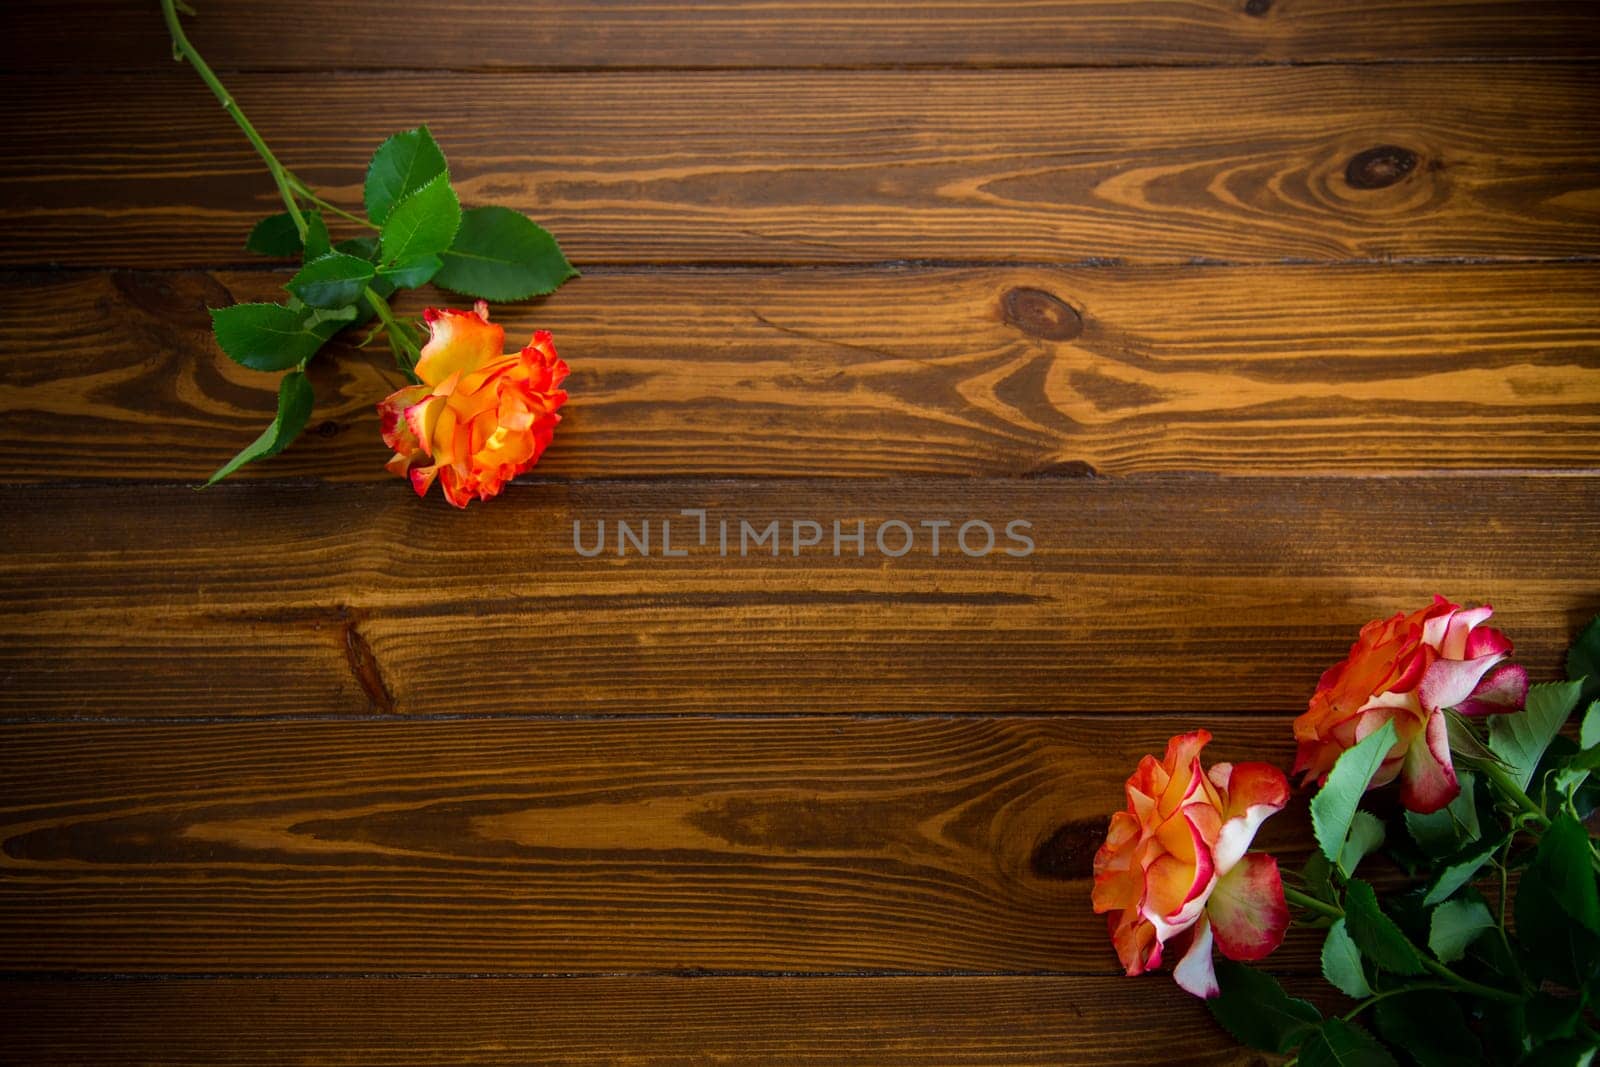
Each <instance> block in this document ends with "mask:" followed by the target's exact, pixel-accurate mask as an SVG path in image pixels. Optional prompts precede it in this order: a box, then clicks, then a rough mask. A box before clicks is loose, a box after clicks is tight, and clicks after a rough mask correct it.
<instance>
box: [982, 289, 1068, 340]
mask: <svg viewBox="0 0 1600 1067" xmlns="http://www.w3.org/2000/svg"><path fill="white" fill-rule="evenodd" d="M1000 306H1001V310H1002V314H1003V316H1004V318H1005V321H1006V322H1008V323H1009V324H1011V325H1012V326H1015V327H1016V328H1017V329H1019V330H1021V331H1022V332H1023V333H1025V334H1030V335H1032V336H1034V337H1042V338H1044V339H1045V340H1047V341H1070V340H1072V339H1073V338H1074V337H1077V336H1078V335H1079V334H1081V333H1082V332H1083V316H1082V315H1080V314H1078V312H1076V311H1074V310H1073V309H1072V308H1071V307H1070V306H1068V305H1067V304H1066V302H1064V301H1063V300H1061V298H1060V297H1057V296H1054V295H1053V294H1051V293H1047V292H1045V291H1044V290H1043V289H1029V288H1026V287H1023V286H1019V287H1018V288H1016V289H1012V290H1010V291H1009V292H1007V293H1006V295H1005V296H1004V297H1002V298H1001V300H1000Z"/></svg>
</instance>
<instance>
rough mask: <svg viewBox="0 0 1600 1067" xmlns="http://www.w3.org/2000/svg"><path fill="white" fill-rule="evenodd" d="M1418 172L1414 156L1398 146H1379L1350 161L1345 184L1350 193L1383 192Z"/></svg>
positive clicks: (1359, 153)
mask: <svg viewBox="0 0 1600 1067" xmlns="http://www.w3.org/2000/svg"><path fill="white" fill-rule="evenodd" d="M1416 169H1417V154H1416V153H1415V152H1413V151H1411V149H1409V148H1401V147H1400V146H1399V145H1392V144H1381V145H1378V146H1377V147H1376V148H1369V149H1367V150H1366V151H1365V152H1357V153H1356V154H1355V155H1354V156H1352V157H1350V163H1349V165H1347V166H1346V167H1345V168H1344V180H1345V181H1346V182H1348V183H1349V184H1350V187H1351V188H1352V189H1383V188H1387V187H1388V186H1391V185H1394V184H1395V183H1396V182H1400V181H1403V180H1405V178H1406V176H1407V175H1409V174H1410V173H1411V172H1412V171H1414V170H1416Z"/></svg>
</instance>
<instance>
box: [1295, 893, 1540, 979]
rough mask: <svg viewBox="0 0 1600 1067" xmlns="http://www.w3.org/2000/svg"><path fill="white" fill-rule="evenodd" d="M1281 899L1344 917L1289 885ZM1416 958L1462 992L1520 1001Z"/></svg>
mask: <svg viewBox="0 0 1600 1067" xmlns="http://www.w3.org/2000/svg"><path fill="white" fill-rule="evenodd" d="M1283 899H1284V900H1286V901H1288V902H1289V903H1290V904H1294V905H1295V906H1297V907H1301V908H1304V909H1305V910H1306V911H1313V912H1316V913H1317V914H1318V915H1323V916H1326V917H1327V918H1330V919H1342V918H1344V909H1343V908H1341V907H1339V906H1338V905H1336V904H1329V903H1328V902H1327V901H1325V900H1318V899H1317V898H1316V897H1313V896H1310V895H1309V894H1306V893H1302V892H1300V890H1298V889H1294V888H1292V887H1290V886H1284V887H1283ZM1413 947H1415V946H1413ZM1417 958H1418V959H1420V960H1421V961H1422V966H1423V967H1425V968H1427V969H1428V970H1429V971H1432V972H1433V973H1434V974H1436V975H1438V976H1439V977H1440V978H1443V979H1444V980H1445V981H1446V982H1449V983H1450V984H1451V985H1452V986H1454V987H1455V988H1456V989H1459V990H1461V991H1462V992H1463V993H1471V994H1472V995H1473V996H1478V997H1484V998H1486V999H1488V1000H1498V1001H1503V1002H1505V1003H1507V1004H1520V1003H1522V997H1520V996H1519V995H1517V994H1516V993H1512V992H1510V991H1509V990H1505V989H1496V988H1494V987H1493V986H1486V985H1483V984H1482V983H1479V982H1474V981H1472V980H1471V979H1470V978H1463V977H1461V976H1460V975H1459V974H1457V973H1456V972H1454V971H1452V970H1451V969H1450V968H1448V967H1446V966H1445V965H1444V964H1442V963H1438V962H1436V961H1434V960H1430V959H1429V958H1428V957H1427V956H1425V955H1423V954H1422V952H1421V951H1418V952H1417ZM1408 988H1409V987H1408Z"/></svg>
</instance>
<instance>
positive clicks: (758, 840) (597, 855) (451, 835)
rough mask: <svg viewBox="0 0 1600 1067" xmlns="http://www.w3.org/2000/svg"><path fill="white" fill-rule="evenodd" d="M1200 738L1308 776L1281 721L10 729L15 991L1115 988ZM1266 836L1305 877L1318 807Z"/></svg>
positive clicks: (6, 892) (1296, 958)
mask: <svg viewBox="0 0 1600 1067" xmlns="http://www.w3.org/2000/svg"><path fill="white" fill-rule="evenodd" d="M1201 725H1207V726H1209V727H1210V728H1211V729H1212V730H1213V731H1214V732H1215V733H1216V735H1217V741H1216V742H1215V743H1214V744H1213V746H1212V748H1211V749H1208V750H1207V752H1208V755H1212V756H1213V758H1214V759H1217V760H1224V759H1233V760H1238V759H1243V758H1249V759H1263V760H1269V761H1274V762H1278V763H1285V764H1286V761H1287V759H1288V757H1289V755H1290V754H1291V752H1292V747H1293V744H1292V737H1291V735H1290V731H1289V718H1288V716H1282V717H1279V718H1275V719H1246V718H1239V717H1233V718H1223V717H1215V716H1213V717H1201V716H1194V715H1189V716H1183V717H1153V716H1151V717H1141V716H1117V717H1114V718H1107V719H1100V720H1089V719H1081V718H1079V719H1061V718H1054V719H1036V718H1009V719H984V718H965V719H961V718H943V719H940V718H917V719H905V718H868V719H840V718H805V719H784V720H752V719H693V718H680V719H669V720H603V719H602V720H593V719H589V720H583V719H579V720H546V721H522V722H492V721H482V720H477V721H473V720H467V721H459V720H458V721H442V722H387V723H372V722H362V723H337V722H300V723H292V724H286V723H281V722H274V723H252V724H241V723H231V724H206V725H176V724H160V725H148V724H144V725H116V724H84V723H68V724H48V725H40V724H35V725H10V726H5V727H3V728H0V738H3V741H4V743H3V744H0V779H3V781H4V785H5V789H4V797H5V800H4V806H3V807H0V843H3V848H0V869H3V870H4V877H3V878H0V933H3V936H0V969H3V970H5V971H8V972H20V971H65V970H73V971H83V972H112V973H123V972H132V971H153V972H159V973H174V974H177V973H197V974H215V973H221V972H230V973H244V974H255V973H262V974H266V973H275V972H277V973H305V972H308V971H310V972H318V973H327V972H351V971H354V972H369V971H378V972H382V973H406V974H409V973H418V972H432V971H447V972H471V973H495V972H505V973H519V974H529V973H532V974H540V973H552V972H553V973H558V974H582V973H611V972H629V973H636V972H684V971H689V972H699V971H706V970H709V971H740V972H745V971H758V972H771V971H782V972H808V973H840V972H884V971H888V972H904V973H929V972H944V971H961V972H965V971H994V972H1002V973H1017V972H1049V973H1070V974H1092V975H1111V974H1116V973H1118V967H1117V962H1116V957H1115V954H1114V953H1113V951H1112V949H1111V946H1110V942H1109V938H1108V937H1107V934H1106V925H1105V920H1104V918H1103V917H1102V916H1097V915H1095V914H1094V913H1093V911H1092V909H1091V906H1090V899H1089V896H1090V889H1091V881H1092V879H1091V877H1090V874H1091V864H1092V859H1093V853H1094V851H1095V849H1096V848H1097V847H1098V846H1099V843H1100V841H1101V839H1102V838H1103V835H1104V830H1105V824H1106V819H1107V817H1108V815H1109V813H1110V812H1112V811H1114V810H1116V809H1117V808H1119V807H1120V806H1121V805H1122V803H1123V795H1122V787H1123V783H1124V780H1125V779H1126V778H1127V776H1128V775H1129V774H1131V773H1132V770H1133V768H1134V767H1135V766H1136V765H1137V762H1138V760H1139V759H1140V757H1141V756H1143V755H1144V754H1145V753H1147V752H1149V751H1152V750H1155V751H1157V752H1159V751H1162V750H1163V749H1164V747H1165V744H1166V739H1167V738H1168V737H1169V736H1171V735H1172V734H1174V733H1177V732H1180V731H1182V730H1186V729H1191V728H1194V727H1196V726H1201ZM1267 828H1268V829H1264V830H1263V835H1262V836H1261V837H1260V838H1259V842H1260V844H1261V847H1263V848H1269V849H1274V850H1278V851H1280V852H1282V853H1283V854H1284V855H1285V857H1286V859H1285V862H1291V861H1292V862H1299V860H1300V859H1303V857H1304V854H1305V852H1306V848H1307V843H1308V842H1309V840H1310V834H1309V831H1308V827H1307V820H1306V818H1305V817H1304V812H1303V810H1300V809H1298V808H1297V809H1296V812H1295V813H1294V814H1290V813H1285V815H1284V816H1282V817H1280V818H1279V819H1275V820H1273V821H1272V822H1269V823H1268V824H1267ZM1269 829H1270V833H1269V832H1268V830H1269ZM1303 933H1304V934H1305V935H1306V936H1297V937H1296V938H1295V941H1294V944H1293V945H1292V946H1291V945H1286V946H1285V947H1284V949H1282V950H1280V953H1279V954H1275V955H1274V957H1273V962H1274V966H1275V967H1277V968H1280V969H1289V970H1305V969H1311V970H1314V969H1315V967H1316V958H1317V956H1316V952H1317V948H1318V945H1317V938H1316V937H1315V932H1314V931H1304V932H1303Z"/></svg>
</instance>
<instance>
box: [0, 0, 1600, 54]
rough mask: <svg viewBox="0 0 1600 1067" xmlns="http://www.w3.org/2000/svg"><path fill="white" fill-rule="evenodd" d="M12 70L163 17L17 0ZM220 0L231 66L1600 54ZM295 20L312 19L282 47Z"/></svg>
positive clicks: (1142, 7)
mask: <svg viewBox="0 0 1600 1067" xmlns="http://www.w3.org/2000/svg"><path fill="white" fill-rule="evenodd" d="M6 15H7V21H8V24H9V26H10V32H8V33H6V34H4V35H0V67H4V68H8V69H22V70H42V69H43V70H47V69H51V68H59V67H62V66H67V67H89V66H99V67H135V66H137V67H161V66H165V65H167V64H168V63H169V62H170V57H169V54H168V48H167V39H166V34H165V32H164V30H163V27H162V25H161V20H160V18H159V17H157V16H155V15H154V14H153V13H152V12H150V11H149V10H147V9H145V8H141V7H138V6H137V5H131V4H127V3H122V2H118V0H78V2H75V3H73V4H71V5H69V6H67V7H66V10H65V11H63V5H62V4H60V3H52V2H50V0H11V3H10V4H8V10H7V12H6ZM325 15H326V8H325V7H323V6H321V5H318V4H315V3H313V2H312V0H281V2H278V3H274V4H271V5H263V4H260V3H251V2H250V0H208V2H207V3H206V5H205V7H204V8H202V9H201V13H200V15H199V17H197V18H194V19H190V20H188V23H189V25H190V26H191V27H192V29H191V33H192V35H193V36H194V38H195V41H196V43H197V44H198V45H199V47H200V48H201V50H202V51H203V52H204V53H205V55H206V56H207V58H208V59H210V61H211V62H212V63H213V65H216V66H218V67H221V68H226V69H241V68H242V69H269V70H323V69H327V68H330V67H331V68H340V69H354V68H363V67H366V68H391V69H393V68H407V69H414V70H417V69H430V68H445V67H449V68H457V69H482V68H505V67H513V68H534V69H549V70H571V69H575V68H587V67H624V68H640V67H726V68H736V67H750V66H757V67H805V68H817V67H848V66H875V65H877V66H881V65H893V66H903V65H941V66H943V65H955V64H976V65H1087V66H1094V67H1101V66H1107V65H1114V64H1146V63H1148V64H1159V65H1171V64H1185V63H1258V62H1312V61H1327V60H1368V59H1386V60H1387V59H1404V58H1417V59H1471V58H1485V57H1489V58H1497V59H1506V58H1510V57H1514V56H1528V57H1552V56H1561V57H1580V56H1590V57H1592V56H1594V55H1596V54H1597V52H1600V48H1597V46H1596V37H1597V36H1600V17H1597V14H1596V11H1595V8H1594V6H1593V5H1592V4H1587V3H1583V2H1582V0H1457V2H1455V3H1451V4H1440V3H1438V2H1437V0H1277V2H1274V0H1051V2H1045V3H1039V2H1026V0H967V2H960V3H952V2H942V3H919V4H917V5H915V7H908V6H907V5H905V4H902V3H893V2H884V0H878V2H875V3H853V4H849V5H845V6H841V5H838V4H833V3H823V2H817V0H806V2H798V3H784V4H773V3H766V2H761V0H699V2H697V3H695V4H692V5H689V4H634V3H619V2H617V0H560V2H548V0H541V2H539V3H516V2H500V3H483V2H482V0H440V2H438V3H434V4H431V5H429V6H428V7H425V8H417V9H410V8H407V9H405V10H404V12H403V13H401V12H399V11H397V10H396V7H395V5H394V4H393V3H381V2H379V0H345V2H344V3H342V4H341V5H340V8H339V18H337V19H328V18H326V17H325ZM285 26H315V27H316V28H317V30H316V32H315V33H305V34H301V35H298V36H296V38H295V41H294V46H293V47H292V48H285V47H284V40H283V32H284V27H285Z"/></svg>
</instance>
